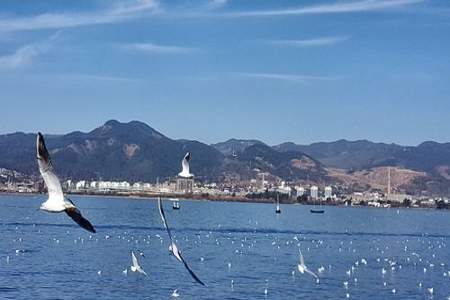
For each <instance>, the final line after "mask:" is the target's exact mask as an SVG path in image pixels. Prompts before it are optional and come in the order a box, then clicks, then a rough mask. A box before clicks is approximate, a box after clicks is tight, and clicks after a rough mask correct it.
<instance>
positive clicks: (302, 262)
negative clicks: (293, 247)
mask: <svg viewBox="0 0 450 300" xmlns="http://www.w3.org/2000/svg"><path fill="white" fill-rule="evenodd" d="M298 251H299V253H300V263H299V264H298V266H297V267H298V271H299V272H300V273H302V274H304V273H305V272H306V273H308V274H310V275H311V276H313V277H314V278H315V279H316V281H319V276H317V275H316V274H315V273H314V272H313V271H311V270H310V269H308V267H307V266H306V265H305V259H304V258H303V254H302V251H301V250H300V249H298Z"/></svg>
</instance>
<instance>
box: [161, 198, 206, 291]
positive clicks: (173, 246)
mask: <svg viewBox="0 0 450 300" xmlns="http://www.w3.org/2000/svg"><path fill="white" fill-rule="evenodd" d="M158 209H159V214H160V216H161V219H162V221H163V224H164V227H165V228H166V231H167V234H168V235H169V240H170V246H169V251H170V252H171V253H172V255H173V256H175V258H176V259H177V260H179V261H180V262H182V263H183V265H184V267H185V268H186V269H187V270H188V272H189V274H191V276H192V278H194V280H195V281H197V282H198V283H200V284H201V285H205V284H204V283H203V282H202V281H201V280H200V278H198V277H197V275H195V273H194V272H193V271H192V270H191V268H190V267H189V266H188V264H187V263H186V261H185V260H184V258H183V256H181V252H180V250H178V247H177V245H176V244H175V242H174V241H173V239H172V233H171V232H170V228H169V225H167V220H166V215H165V214H164V209H163V206H162V200H161V197H158Z"/></svg>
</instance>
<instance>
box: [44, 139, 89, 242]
mask: <svg viewBox="0 0 450 300" xmlns="http://www.w3.org/2000/svg"><path fill="white" fill-rule="evenodd" d="M36 153H37V161H38V165H39V172H40V173H41V176H42V178H43V179H44V182H45V185H46V186H47V190H48V199H47V200H46V201H45V202H43V203H42V204H41V206H40V208H39V209H41V210H43V211H46V212H51V213H61V212H65V213H67V215H68V216H69V217H71V218H72V220H74V221H75V222H76V223H77V224H78V225H80V226H81V227H82V228H84V229H86V230H88V231H90V232H94V233H95V229H94V227H93V226H92V224H91V223H90V222H89V221H88V220H86V219H85V218H83V216H82V215H81V213H80V211H79V210H78V209H77V207H76V206H75V205H74V204H73V202H72V201H71V200H70V199H68V198H66V197H65V196H64V193H63V191H62V187H61V183H60V181H59V179H58V177H57V176H56V175H55V173H53V165H52V162H51V160H50V155H49V153H48V151H47V147H46V146H45V142H44V137H43V136H42V134H41V133H38V135H37V139H36Z"/></svg>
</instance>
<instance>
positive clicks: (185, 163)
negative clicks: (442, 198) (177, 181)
mask: <svg viewBox="0 0 450 300" xmlns="http://www.w3.org/2000/svg"><path fill="white" fill-rule="evenodd" d="M190 159H191V153H190V152H188V153H186V155H185V156H184V157H183V160H182V161H181V172H180V173H178V176H180V177H183V178H192V177H194V174H191V173H190V171H189V160H190Z"/></svg>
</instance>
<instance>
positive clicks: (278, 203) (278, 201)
mask: <svg viewBox="0 0 450 300" xmlns="http://www.w3.org/2000/svg"><path fill="white" fill-rule="evenodd" d="M275 213H277V214H281V208H280V198H279V197H278V194H277V209H276V210H275Z"/></svg>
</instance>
